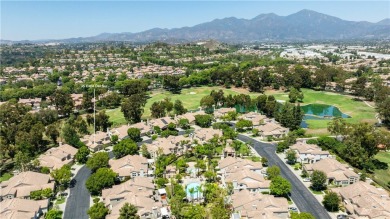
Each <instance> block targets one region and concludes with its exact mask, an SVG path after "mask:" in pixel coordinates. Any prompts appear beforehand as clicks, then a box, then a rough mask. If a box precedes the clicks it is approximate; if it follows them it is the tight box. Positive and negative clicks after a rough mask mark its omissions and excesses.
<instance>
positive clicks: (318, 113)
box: [301, 104, 351, 128]
mask: <svg viewBox="0 0 390 219" xmlns="http://www.w3.org/2000/svg"><path fill="white" fill-rule="evenodd" d="M301 108H302V110H303V111H304V112H305V116H304V117H303V120H302V123H301V127H302V128H308V124H307V123H306V120H324V119H333V118H336V117H341V118H351V117H350V116H349V115H347V114H345V113H343V112H341V111H340V109H339V108H337V107H335V106H332V105H326V104H308V105H305V106H301Z"/></svg>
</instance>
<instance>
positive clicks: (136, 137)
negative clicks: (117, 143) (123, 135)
mask: <svg viewBox="0 0 390 219" xmlns="http://www.w3.org/2000/svg"><path fill="white" fill-rule="evenodd" d="M127 135H128V136H129V138H130V139H131V140H133V141H135V142H140V141H142V138H141V131H140V130H139V129H138V128H129V129H127Z"/></svg>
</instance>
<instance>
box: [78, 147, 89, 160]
mask: <svg viewBox="0 0 390 219" xmlns="http://www.w3.org/2000/svg"><path fill="white" fill-rule="evenodd" d="M89 153H90V151H89V149H88V147H87V146H81V147H80V148H79V149H78V151H77V153H76V155H75V158H76V161H77V162H79V163H82V164H85V163H86V162H87V161H88V155H89Z"/></svg>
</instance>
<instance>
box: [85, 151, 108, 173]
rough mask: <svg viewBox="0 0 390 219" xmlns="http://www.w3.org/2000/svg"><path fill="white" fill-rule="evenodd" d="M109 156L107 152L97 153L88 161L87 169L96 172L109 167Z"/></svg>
mask: <svg viewBox="0 0 390 219" xmlns="http://www.w3.org/2000/svg"><path fill="white" fill-rule="evenodd" d="M109 159H110V158H109V156H108V153H107V152H97V153H94V154H93V155H92V157H90V158H89V159H88V161H87V167H88V168H89V169H91V171H92V172H95V171H96V170H97V169H99V168H102V167H108V160H109Z"/></svg>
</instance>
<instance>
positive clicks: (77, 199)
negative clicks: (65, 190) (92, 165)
mask: <svg viewBox="0 0 390 219" xmlns="http://www.w3.org/2000/svg"><path fill="white" fill-rule="evenodd" d="M90 175H91V170H90V169H89V168H87V167H86V166H83V167H82V168H81V169H80V170H79V171H78V173H77V175H76V177H75V178H74V179H75V180H76V185H75V186H74V187H73V188H70V193H69V197H68V200H67V202H66V207H65V213H64V219H75V218H77V219H88V218H89V217H88V214H87V211H88V209H89V199H90V194H89V192H88V190H87V188H86V187H85V182H86V181H87V179H88V177H89V176H90Z"/></svg>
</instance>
